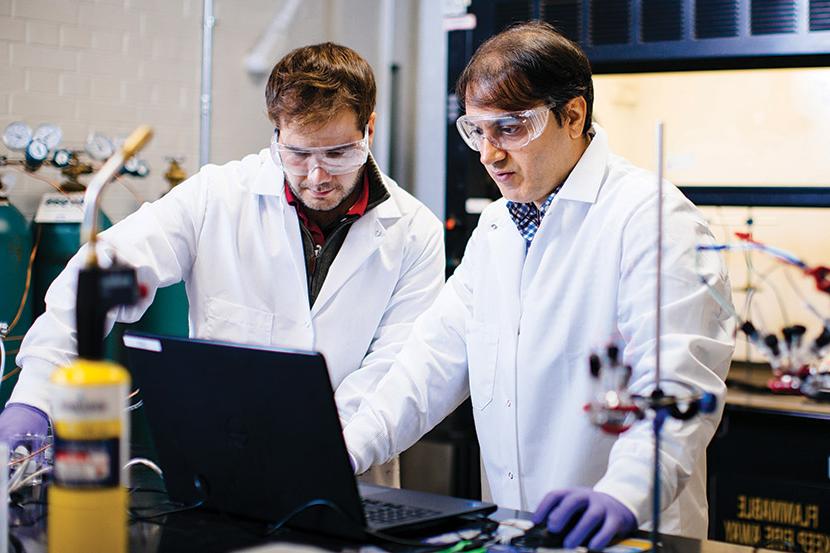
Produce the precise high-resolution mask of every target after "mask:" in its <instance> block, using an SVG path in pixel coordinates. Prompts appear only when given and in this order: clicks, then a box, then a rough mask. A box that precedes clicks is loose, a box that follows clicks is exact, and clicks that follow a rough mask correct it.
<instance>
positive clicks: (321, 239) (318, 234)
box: [283, 170, 369, 246]
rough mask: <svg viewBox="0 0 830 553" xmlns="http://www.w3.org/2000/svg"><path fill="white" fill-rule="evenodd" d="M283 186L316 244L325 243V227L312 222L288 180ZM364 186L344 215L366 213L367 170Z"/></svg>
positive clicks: (288, 199)
mask: <svg viewBox="0 0 830 553" xmlns="http://www.w3.org/2000/svg"><path fill="white" fill-rule="evenodd" d="M283 186H284V187H285V200H286V201H287V202H288V204H289V205H293V206H294V209H296V210H297V216H298V217H299V218H300V221H301V222H302V224H303V226H304V227H305V228H307V229H308V231H309V232H310V233H311V237H312V238H313V239H314V244H316V245H318V246H322V245H323V244H325V242H326V237H325V234H323V229H321V228H320V225H318V224H316V223H314V222H312V221H311V220H310V219H309V218H308V215H307V214H306V212H305V209H304V208H303V205H302V204H301V203H300V202H298V201H297V197H296V196H294V193H293V192H292V191H291V187H290V186H288V181H287V180H286V181H285V182H284V183H283ZM362 186H363V187H362V188H361V190H360V196H358V198H357V200H356V201H355V203H354V204H352V207H350V208H349V210H348V211H347V212H346V215H344V216H350V215H353V216H357V217H363V215H365V214H366V208H367V207H368V206H369V173H368V172H367V171H365V170H364V171H363V185H362Z"/></svg>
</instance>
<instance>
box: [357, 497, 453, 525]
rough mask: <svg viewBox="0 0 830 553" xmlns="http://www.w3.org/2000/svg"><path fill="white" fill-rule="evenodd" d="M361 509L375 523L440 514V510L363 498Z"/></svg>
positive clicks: (393, 522) (367, 518)
mask: <svg viewBox="0 0 830 553" xmlns="http://www.w3.org/2000/svg"><path fill="white" fill-rule="evenodd" d="M363 511H364V512H365V513H366V520H367V521H368V522H373V523H375V524H397V523H404V522H407V521H409V520H417V519H421V518H424V517H428V516H433V515H437V514H440V511H435V510H432V509H424V508H422V507H412V506H410V505H401V504H399V503H387V502H385V501H377V500H375V499H367V498H365V497H364V498H363Z"/></svg>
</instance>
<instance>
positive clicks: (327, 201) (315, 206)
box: [285, 167, 364, 214]
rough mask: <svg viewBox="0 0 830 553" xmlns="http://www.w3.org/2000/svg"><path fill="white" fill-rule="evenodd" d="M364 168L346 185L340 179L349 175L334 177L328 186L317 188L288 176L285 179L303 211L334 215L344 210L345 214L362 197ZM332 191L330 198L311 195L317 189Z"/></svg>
mask: <svg viewBox="0 0 830 553" xmlns="http://www.w3.org/2000/svg"><path fill="white" fill-rule="evenodd" d="M363 175H364V168H363V167H361V168H360V169H359V170H358V171H357V172H355V173H354V174H353V175H352V177H351V180H350V181H346V183H345V184H344V183H342V182H340V179H342V178H344V177H349V175H337V176H334V177H332V180H331V181H329V182H328V183H326V186H320V187H316V186H313V185H307V184H303V182H300V183H295V182H294V181H292V179H291V178H290V177H289V175H287V174H286V176H285V178H286V181H287V182H288V186H289V188H291V192H292V193H293V194H294V197H295V198H296V199H297V202H298V203H299V204H300V205H302V206H303V209H305V210H307V211H311V212H318V213H325V214H334V213H336V212H339V211H341V210H342V212H343V213H345V212H346V211H348V209H349V208H350V207H351V206H352V205H353V204H354V202H355V201H356V200H357V198H358V196H359V195H360V188H359V187H358V184H359V183H360V182H361V181H362V180H363ZM318 188H321V189H329V188H330V189H331V192H330V193H329V195H328V197H326V198H314V197H313V196H311V195H310V193H309V191H310V190H315V189H318Z"/></svg>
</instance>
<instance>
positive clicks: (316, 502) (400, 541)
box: [265, 499, 498, 553]
mask: <svg viewBox="0 0 830 553" xmlns="http://www.w3.org/2000/svg"><path fill="white" fill-rule="evenodd" d="M312 507H326V508H328V509H331V510H332V511H334V512H335V513H336V514H337V515H339V516H340V517H341V518H342V519H343V520H345V521H346V522H348V523H349V524H351V525H353V527H354V528H355V529H357V530H359V531H360V532H362V533H364V534H366V535H367V536H369V537H372V538H375V539H377V540H380V541H385V542H389V543H393V544H395V545H403V546H406V547H413V548H418V549H419V552H420V553H431V552H439V551H445V550H448V549H452V548H453V547H456V546H458V545H459V544H462V543H463V542H470V541H471V540H463V539H462V540H458V541H456V542H455V543H450V544H440V545H432V546H431V545H429V544H425V543H423V542H420V541H416V540H407V539H404V538H399V537H397V536H392V535H389V534H386V533H384V532H378V531H376V530H370V529H368V528H366V527H365V526H364V525H363V523H361V522H359V521H357V520H355V519H354V518H352V517H351V516H350V515H349V514H348V513H346V512H345V511H344V510H343V509H341V508H340V506H339V505H337V504H336V503H334V502H332V501H329V500H328V499H312V500H311V501H308V502H306V503H304V504H303V505H300V506H299V507H297V508H296V509H294V510H293V511H291V512H290V513H288V514H287V515H285V516H284V517H282V518H281V519H280V520H278V521H277V522H275V523H273V524H270V525H269V526H268V528H267V529H266V532H265V535H266V536H270V535H273V534H275V533H276V532H278V531H279V530H282V529H284V528H285V526H286V525H287V524H288V523H290V522H291V521H292V520H293V519H294V518H296V517H297V516H299V515H300V514H302V513H303V512H305V511H307V510H308V509H310V508H312ZM488 520H489V519H488ZM496 526H498V523H496ZM491 532H492V530H491ZM478 537H479V536H477V537H476V538H478ZM478 547H481V546H480V545H477V546H476V547H475V548H478ZM453 551H468V549H466V548H465V549H458V550H453Z"/></svg>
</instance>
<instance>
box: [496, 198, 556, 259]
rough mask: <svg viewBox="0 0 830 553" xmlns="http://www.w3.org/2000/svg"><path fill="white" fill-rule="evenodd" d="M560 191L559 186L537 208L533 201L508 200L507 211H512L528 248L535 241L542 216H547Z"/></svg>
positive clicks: (514, 220)
mask: <svg viewBox="0 0 830 553" xmlns="http://www.w3.org/2000/svg"><path fill="white" fill-rule="evenodd" d="M558 191H559V188H557V189H556V190H554V191H553V192H551V194H550V196H548V198H547V199H546V200H545V202H544V203H543V204H542V207H541V208H537V207H536V204H535V203H533V202H530V203H526V204H522V203H518V202H512V201H510V200H508V201H507V211H508V212H510V217H511V218H512V219H513V222H514V223H515V224H516V228H517V229H519V234H521V235H522V237H523V238H524V239H525V247H526V248H530V243H531V242H532V241H533V237H534V236H536V233H537V232H538V231H539V227H540V226H541V225H542V218H543V217H544V216H545V213H547V210H548V208H549V207H550V204H551V202H552V201H553V198H554V197H555V196H556V193H557V192H558Z"/></svg>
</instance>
